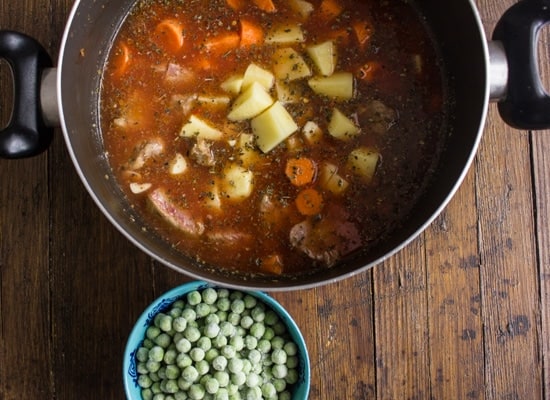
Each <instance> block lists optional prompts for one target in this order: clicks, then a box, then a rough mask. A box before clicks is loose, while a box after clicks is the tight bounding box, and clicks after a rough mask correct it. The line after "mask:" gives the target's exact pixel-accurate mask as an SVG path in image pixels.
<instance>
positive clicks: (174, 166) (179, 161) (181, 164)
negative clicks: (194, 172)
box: [168, 153, 188, 175]
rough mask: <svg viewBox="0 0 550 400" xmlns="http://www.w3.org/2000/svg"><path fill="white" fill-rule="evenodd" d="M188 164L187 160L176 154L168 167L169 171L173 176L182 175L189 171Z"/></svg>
mask: <svg viewBox="0 0 550 400" xmlns="http://www.w3.org/2000/svg"><path fill="white" fill-rule="evenodd" d="M187 168H188V163H187V159H186V158H185V157H184V156H183V155H182V154H180V153H176V155H175V156H174V158H173V159H172V160H171V161H170V164H169V165H168V171H169V172H170V174H171V175H181V174H183V173H184V172H185V171H187Z"/></svg>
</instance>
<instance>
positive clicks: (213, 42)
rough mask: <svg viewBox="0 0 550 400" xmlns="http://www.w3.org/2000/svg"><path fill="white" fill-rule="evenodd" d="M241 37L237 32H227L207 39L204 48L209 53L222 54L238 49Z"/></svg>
mask: <svg viewBox="0 0 550 400" xmlns="http://www.w3.org/2000/svg"><path fill="white" fill-rule="evenodd" d="M240 42H241V37H240V36H239V34H238V33H237V32H227V33H222V34H220V35H217V36H214V37H211V38H208V39H207V40H206V42H205V43H204V47H205V48H206V50H207V51H209V52H210V53H215V54H223V53H226V52H228V51H229V50H233V49H235V48H237V47H239V44H240Z"/></svg>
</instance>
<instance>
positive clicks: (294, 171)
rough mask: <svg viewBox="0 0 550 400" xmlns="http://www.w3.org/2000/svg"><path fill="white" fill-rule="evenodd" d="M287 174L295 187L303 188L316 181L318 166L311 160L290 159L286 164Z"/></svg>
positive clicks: (304, 158) (305, 158) (303, 158)
mask: <svg viewBox="0 0 550 400" xmlns="http://www.w3.org/2000/svg"><path fill="white" fill-rule="evenodd" d="M285 174H286V176H287V177H288V179H290V182H291V183H292V184H293V185H294V186H303V185H307V184H308V183H311V182H313V181H314V180H315V176H316V175H317V164H316V163H315V161H313V160H312V159H311V158H307V157H299V158H289V159H288V160H287V162H286V167H285Z"/></svg>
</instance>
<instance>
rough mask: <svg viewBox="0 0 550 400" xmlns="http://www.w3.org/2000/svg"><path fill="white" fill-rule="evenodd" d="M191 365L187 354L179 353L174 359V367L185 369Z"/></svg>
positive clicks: (191, 362) (191, 361)
mask: <svg viewBox="0 0 550 400" xmlns="http://www.w3.org/2000/svg"><path fill="white" fill-rule="evenodd" d="M192 364H193V360H192V359H191V357H190V356H189V354H187V353H180V354H178V356H177V357H176V365H177V366H178V367H179V368H185V367H188V366H190V365H192Z"/></svg>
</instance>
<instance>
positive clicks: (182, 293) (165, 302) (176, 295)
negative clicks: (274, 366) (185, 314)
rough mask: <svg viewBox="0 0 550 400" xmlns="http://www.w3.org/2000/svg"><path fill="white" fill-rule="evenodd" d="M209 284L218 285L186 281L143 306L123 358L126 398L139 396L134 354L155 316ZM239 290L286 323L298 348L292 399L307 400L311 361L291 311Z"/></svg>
mask: <svg viewBox="0 0 550 400" xmlns="http://www.w3.org/2000/svg"><path fill="white" fill-rule="evenodd" d="M209 287H212V288H219V286H216V285H213V284H210V283H207V282H202V281H194V282H189V283H186V284H183V285H181V286H178V287H176V288H174V289H172V290H170V291H168V292H166V293H164V294H163V295H162V296H160V297H158V298H157V299H156V300H155V301H153V302H152V303H151V304H150V305H149V306H148V307H147V308H146V309H145V311H144V312H143V313H142V314H141V316H140V317H139V318H138V320H137V321H136V323H135V325H134V328H133V329H132V331H131V333H130V336H129V337H128V341H127V343H126V348H125V351H124V359H123V379H124V389H125V392H126V397H127V399H128V400H141V399H142V396H141V388H140V387H139V385H138V383H137V381H138V373H137V367H136V365H137V360H136V353H137V350H138V349H139V348H140V347H141V345H142V343H143V339H144V337H145V332H146V330H147V328H148V327H149V326H150V325H152V324H153V320H154V318H155V316H156V315H157V314H158V313H159V312H163V311H166V310H168V309H170V307H171V306H172V304H173V303H174V302H175V301H176V300H179V299H182V298H185V297H186V295H187V294H188V293H189V292H192V291H195V290H198V291H201V290H203V289H206V288H209ZM229 290H232V289H229ZM241 291H242V292H243V293H245V294H249V295H251V296H253V297H255V298H256V299H257V300H258V301H260V302H262V303H264V304H265V305H266V306H267V307H268V308H270V309H272V310H273V311H275V312H276V313H277V315H278V316H279V318H280V319H281V321H282V322H283V323H284V324H285V325H286V327H287V332H288V333H289V335H290V337H291V338H292V340H293V341H294V343H296V346H297V348H298V359H299V365H298V372H299V378H298V382H297V383H295V384H294V385H293V392H292V399H293V400H305V399H307V398H308V395H309V388H310V363H309V356H308V352H307V347H306V343H305V340H304V338H303V336H302V333H301V332H300V329H299V328H298V326H297V325H296V322H294V320H293V319H292V317H291V316H290V314H289V313H288V312H287V311H286V310H285V309H284V308H283V307H282V306H281V304H279V303H278V302H277V301H276V300H275V299H273V298H272V297H271V296H269V295H268V294H266V293H264V292H260V291H244V290H241Z"/></svg>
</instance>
